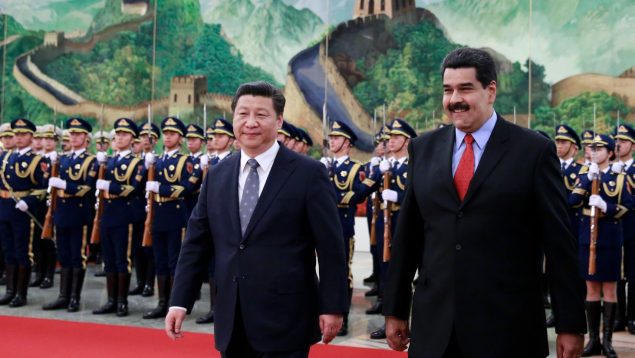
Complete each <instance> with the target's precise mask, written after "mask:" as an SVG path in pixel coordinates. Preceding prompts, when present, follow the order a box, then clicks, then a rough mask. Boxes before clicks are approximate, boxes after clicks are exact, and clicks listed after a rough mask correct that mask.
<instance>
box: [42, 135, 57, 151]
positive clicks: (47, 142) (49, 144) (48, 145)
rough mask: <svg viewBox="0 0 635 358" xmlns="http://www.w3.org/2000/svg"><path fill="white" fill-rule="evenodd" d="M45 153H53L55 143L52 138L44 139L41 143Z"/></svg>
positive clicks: (55, 146)
mask: <svg viewBox="0 0 635 358" xmlns="http://www.w3.org/2000/svg"><path fill="white" fill-rule="evenodd" d="M42 144H43V146H44V151H45V152H47V153H48V152H53V151H55V149H56V148H57V141H56V140H55V139H54V138H44V140H43V141H42Z"/></svg>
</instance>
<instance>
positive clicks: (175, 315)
mask: <svg viewBox="0 0 635 358" xmlns="http://www.w3.org/2000/svg"><path fill="white" fill-rule="evenodd" d="M186 314H187V312H186V311H185V310H182V309H178V308H171V309H170V310H169V311H168V315H167V316H165V333H166V334H167V335H168V337H170V338H172V339H174V340H176V339H179V338H183V333H181V325H182V324H183V321H184V320H185V315H186Z"/></svg>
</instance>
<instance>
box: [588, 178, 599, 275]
mask: <svg viewBox="0 0 635 358" xmlns="http://www.w3.org/2000/svg"><path fill="white" fill-rule="evenodd" d="M599 189H600V180H599V178H597V177H596V178H595V179H593V182H592V184H591V195H598V192H599ZM599 216H600V215H599V213H598V208H596V207H595V206H592V207H591V220H590V223H591V224H590V225H591V227H590V231H589V275H594V274H595V272H596V254H597V252H596V245H597V241H598V218H599Z"/></svg>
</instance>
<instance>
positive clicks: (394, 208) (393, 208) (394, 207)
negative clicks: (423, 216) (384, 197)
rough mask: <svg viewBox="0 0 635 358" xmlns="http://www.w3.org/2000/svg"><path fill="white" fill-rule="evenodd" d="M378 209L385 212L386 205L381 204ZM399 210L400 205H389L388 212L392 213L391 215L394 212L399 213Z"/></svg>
mask: <svg viewBox="0 0 635 358" xmlns="http://www.w3.org/2000/svg"><path fill="white" fill-rule="evenodd" d="M379 208H380V209H381V210H386V204H384V203H381V205H380V206H379ZM400 208H401V207H400V205H399V204H397V203H390V211H392V212H393V213H394V212H396V211H399V209H400Z"/></svg>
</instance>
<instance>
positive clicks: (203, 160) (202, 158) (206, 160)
mask: <svg viewBox="0 0 635 358" xmlns="http://www.w3.org/2000/svg"><path fill="white" fill-rule="evenodd" d="M198 159H199V161H200V163H201V168H203V169H205V168H207V167H208V166H209V155H207V154H203V155H201V156H200V157H199V158H198Z"/></svg>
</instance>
